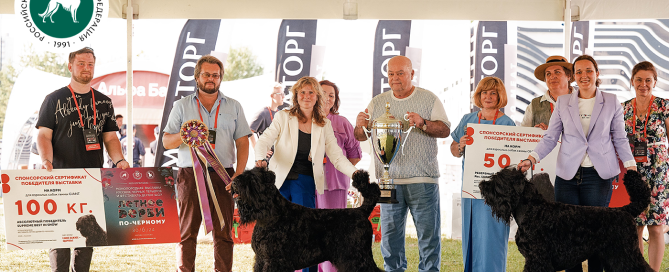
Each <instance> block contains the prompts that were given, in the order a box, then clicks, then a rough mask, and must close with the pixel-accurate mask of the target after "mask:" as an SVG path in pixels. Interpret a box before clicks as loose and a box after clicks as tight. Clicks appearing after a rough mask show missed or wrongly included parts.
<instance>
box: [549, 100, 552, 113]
mask: <svg viewBox="0 0 669 272" xmlns="http://www.w3.org/2000/svg"><path fill="white" fill-rule="evenodd" d="M548 103H550V102H548ZM550 104H551V114H553V103H550Z"/></svg>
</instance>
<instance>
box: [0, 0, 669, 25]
mask: <svg viewBox="0 0 669 272" xmlns="http://www.w3.org/2000/svg"><path fill="white" fill-rule="evenodd" d="M14 2H15V0H2V1H0V14H13V13H14ZM566 2H567V1H566V0H411V1H406V0H243V1H240V0H237V1H230V0H192V1H183V0H134V1H132V5H133V7H134V8H135V11H134V13H135V14H138V16H137V18H139V19H214V18H226V19H237V18H247V19H263V18H266V19H342V18H344V5H345V4H347V7H357V18H358V19H388V20H395V19H431V20H433V19H439V20H487V21H505V20H529V21H563V20H564V17H563V14H564V10H565V3H566ZM109 3H110V6H111V8H110V11H109V17H111V18H122V17H124V16H123V14H124V13H125V9H124V6H125V5H127V0H109ZM571 7H572V18H574V19H576V20H582V21H584V20H608V19H663V18H669V1H667V0H637V1H629V0H573V1H571ZM354 11H355V9H354Z"/></svg>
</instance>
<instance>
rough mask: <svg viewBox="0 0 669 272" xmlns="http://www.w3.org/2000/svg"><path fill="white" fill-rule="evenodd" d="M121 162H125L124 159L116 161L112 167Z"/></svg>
mask: <svg viewBox="0 0 669 272" xmlns="http://www.w3.org/2000/svg"><path fill="white" fill-rule="evenodd" d="M122 161H125V158H122V159H120V160H118V161H117V162H116V163H115V164H114V165H118V164H119V163H121V162H122Z"/></svg>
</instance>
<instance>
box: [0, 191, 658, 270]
mask: <svg viewBox="0 0 669 272" xmlns="http://www.w3.org/2000/svg"><path fill="white" fill-rule="evenodd" d="M1 204H2V198H0V205H1ZM0 222H2V224H0V245H2V246H0V271H50V268H49V256H48V252H47V250H26V251H7V250H6V249H5V245H4V244H5V242H6V239H5V230H4V228H5V226H4V210H3V209H0ZM405 246H406V255H407V260H408V263H409V267H408V269H407V271H418V260H419V256H418V241H417V240H416V238H412V237H407V239H406V245H405ZM379 247H380V244H379V243H374V244H373V248H372V249H373V253H374V260H375V261H376V263H377V264H378V265H379V267H381V268H383V258H382V257H381V250H380V248H379ZM212 251H213V245H212V244H211V243H208V242H201V243H198V246H197V257H196V270H197V271H212V270H214V268H213V256H212ZM667 251H668V252H669V249H667ZM175 256H176V254H175V245H174V244H161V245H139V246H115V247H98V248H96V249H95V253H94V254H93V263H92V264H91V271H174V270H175V269H176V267H175V263H176V257H175ZM253 258H254V253H253V250H252V249H251V246H250V245H248V244H245V245H235V249H234V262H233V268H232V270H233V271H237V272H247V271H253ZM524 264H525V260H524V259H523V256H522V255H520V253H519V252H518V248H517V247H516V244H515V243H513V242H510V243H509V254H508V260H507V271H509V272H515V271H522V270H523V265H524ZM463 270H464V268H463V265H462V243H461V242H460V241H459V240H450V239H443V240H442V244H441V271H449V272H450V271H463ZM660 270H661V271H666V270H669V258H668V257H667V254H665V257H664V260H663V261H662V268H661V269H660Z"/></svg>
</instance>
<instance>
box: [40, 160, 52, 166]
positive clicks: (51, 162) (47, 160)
mask: <svg viewBox="0 0 669 272" xmlns="http://www.w3.org/2000/svg"><path fill="white" fill-rule="evenodd" d="M44 162H49V163H50V164H51V165H53V163H52V162H51V161H50V160H49V159H44V160H43V161H42V164H45V163H44Z"/></svg>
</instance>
